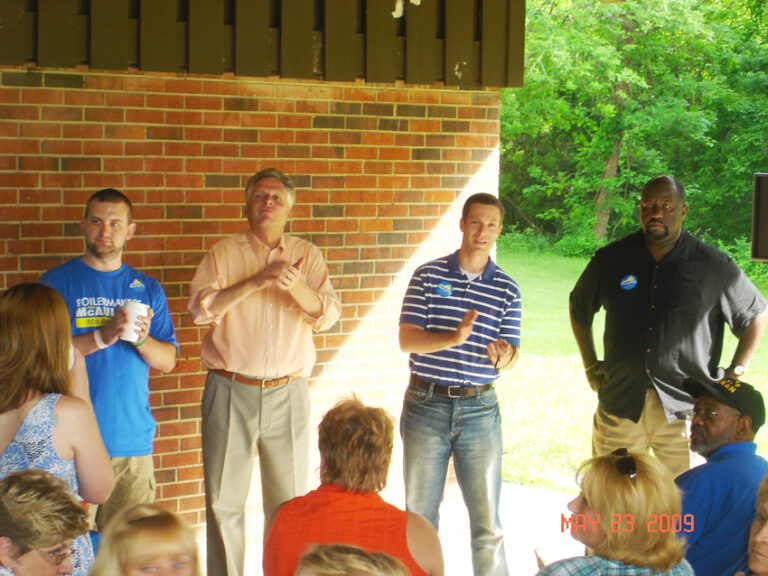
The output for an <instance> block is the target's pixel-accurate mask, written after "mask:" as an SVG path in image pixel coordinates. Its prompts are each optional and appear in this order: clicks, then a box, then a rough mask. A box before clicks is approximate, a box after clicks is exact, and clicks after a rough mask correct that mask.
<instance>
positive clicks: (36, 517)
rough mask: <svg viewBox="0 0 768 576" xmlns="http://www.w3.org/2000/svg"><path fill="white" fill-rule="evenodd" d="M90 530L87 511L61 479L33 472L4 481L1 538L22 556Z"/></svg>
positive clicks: (0, 496)
mask: <svg viewBox="0 0 768 576" xmlns="http://www.w3.org/2000/svg"><path fill="white" fill-rule="evenodd" d="M87 530H88V525H87V524H86V520H85V509H84V508H83V506H82V505H81V504H80V503H79V502H78V501H77V500H76V499H75V497H74V496H72V493H71V492H70V490H69V486H68V485H67V483H66V482H64V480H62V479H61V478H57V477H56V476H53V475H52V474H49V473H48V472H46V471H44V470H37V469H29V470H23V471H21V472H13V473H12V474H8V476H6V477H5V478H3V479H2V480H0V536H3V537H5V538H8V539H9V540H10V541H11V542H13V543H14V545H15V546H16V547H17V548H18V550H19V554H25V553H26V552H28V551H30V550H41V549H45V548H52V547H54V546H58V545H59V544H61V543H62V542H64V541H65V540H69V539H71V538H75V537H77V536H80V535H81V534H85V533H86V531H87Z"/></svg>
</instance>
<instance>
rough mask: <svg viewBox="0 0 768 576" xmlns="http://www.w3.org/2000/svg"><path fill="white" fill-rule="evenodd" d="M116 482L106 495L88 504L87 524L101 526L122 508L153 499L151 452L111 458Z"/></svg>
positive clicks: (101, 527)
mask: <svg viewBox="0 0 768 576" xmlns="http://www.w3.org/2000/svg"><path fill="white" fill-rule="evenodd" d="M110 461H111V462H112V472H114V474H115V486H114V487H113V488H112V494H110V495H109V499H108V500H107V501H106V502H105V503H104V504H101V505H100V506H91V507H90V508H89V514H88V516H89V519H90V520H91V522H90V525H91V526H92V527H95V528H97V529H98V530H104V527H105V526H106V525H107V523H108V522H109V520H110V519H111V518H112V517H113V516H114V515H115V514H117V513H118V512H119V511H120V510H123V509H124V508H130V507H131V506H135V505H136V504H144V503H147V502H154V501H155V465H154V462H153V461H152V455H149V456H128V457H122V458H110Z"/></svg>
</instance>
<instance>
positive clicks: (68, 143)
mask: <svg viewBox="0 0 768 576" xmlns="http://www.w3.org/2000/svg"><path fill="white" fill-rule="evenodd" d="M40 152H42V153H43V154H55V155H62V154H63V155H67V156H76V155H78V154H82V153H83V144H82V142H78V141H76V140H43V142H42V143H41V145H40Z"/></svg>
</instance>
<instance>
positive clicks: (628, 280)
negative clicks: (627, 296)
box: [620, 274, 637, 290]
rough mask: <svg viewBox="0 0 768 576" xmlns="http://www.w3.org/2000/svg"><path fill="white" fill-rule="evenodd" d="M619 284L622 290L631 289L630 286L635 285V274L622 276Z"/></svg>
mask: <svg viewBox="0 0 768 576" xmlns="http://www.w3.org/2000/svg"><path fill="white" fill-rule="evenodd" d="M620 286H621V289H622V290H632V288H634V287H635V286H637V276H635V275H634V274H629V275H627V276H624V278H622V279H621V283H620Z"/></svg>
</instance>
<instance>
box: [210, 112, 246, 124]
mask: <svg viewBox="0 0 768 576" xmlns="http://www.w3.org/2000/svg"><path fill="white" fill-rule="evenodd" d="M203 124H205V125H206V126H239V125H240V115H239V114H236V113H232V112H205V113H204V114H203Z"/></svg>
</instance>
